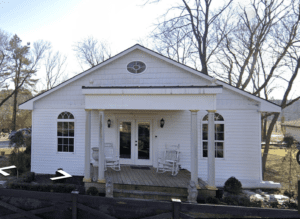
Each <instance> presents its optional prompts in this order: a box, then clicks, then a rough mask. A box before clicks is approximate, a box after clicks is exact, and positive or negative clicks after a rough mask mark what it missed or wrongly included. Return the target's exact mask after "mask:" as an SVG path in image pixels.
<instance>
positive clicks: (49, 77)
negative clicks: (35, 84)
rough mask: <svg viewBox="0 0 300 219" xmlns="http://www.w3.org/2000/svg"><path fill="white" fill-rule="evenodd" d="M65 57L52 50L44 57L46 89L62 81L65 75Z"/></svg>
mask: <svg viewBox="0 0 300 219" xmlns="http://www.w3.org/2000/svg"><path fill="white" fill-rule="evenodd" d="M66 60H67V57H66V56H63V57H62V55H61V54H60V53H59V52H56V53H54V54H53V51H49V52H48V54H47V55H46V59H45V64H44V66H45V70H46V77H45V81H46V86H45V87H46V90H49V89H51V88H53V87H54V86H56V85H57V84H58V83H60V82H62V80H63V77H64V75H65V69H66Z"/></svg>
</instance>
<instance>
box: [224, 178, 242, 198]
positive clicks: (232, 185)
mask: <svg viewBox="0 0 300 219" xmlns="http://www.w3.org/2000/svg"><path fill="white" fill-rule="evenodd" d="M224 190H225V191H226V192H229V193H231V194H235V195H237V194H239V193H241V191H242V183H241V182H240V181H239V180H238V179H236V178H235V177H233V176H232V177H230V178H229V179H228V180H227V181H226V182H225V184H224Z"/></svg>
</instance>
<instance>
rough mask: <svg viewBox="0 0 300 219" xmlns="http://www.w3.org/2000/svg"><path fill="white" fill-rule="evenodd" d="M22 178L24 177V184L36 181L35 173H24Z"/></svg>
mask: <svg viewBox="0 0 300 219" xmlns="http://www.w3.org/2000/svg"><path fill="white" fill-rule="evenodd" d="M22 177H23V181H24V182H27V183H30V182H32V181H34V179H35V173H34V172H27V173H24V174H23V175H22Z"/></svg>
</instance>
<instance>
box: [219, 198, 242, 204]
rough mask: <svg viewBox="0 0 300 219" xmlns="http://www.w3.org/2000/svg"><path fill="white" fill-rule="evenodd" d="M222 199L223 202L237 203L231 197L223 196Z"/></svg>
mask: <svg viewBox="0 0 300 219" xmlns="http://www.w3.org/2000/svg"><path fill="white" fill-rule="evenodd" d="M223 201H224V202H225V203H227V204H228V205H238V202H237V201H236V200H235V199H233V198H232V197H225V198H224V199H223Z"/></svg>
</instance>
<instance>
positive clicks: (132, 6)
mask: <svg viewBox="0 0 300 219" xmlns="http://www.w3.org/2000/svg"><path fill="white" fill-rule="evenodd" d="M178 1H179V0H164V1H162V2H161V3H159V4H150V5H147V6H144V7H143V6H142V4H143V3H144V2H145V1H144V0H126V1H125V0H5V1H2V0H0V28H1V29H2V30H4V31H7V32H9V33H11V34H17V35H18V36H19V37H20V38H21V40H22V41H23V43H24V44H25V43H27V42H31V43H33V42H34V41H37V40H40V39H42V40H45V41H49V42H51V44H52V47H53V50H54V51H60V52H61V53H62V54H64V55H67V57H68V60H67V62H68V66H67V69H66V72H67V73H68V75H69V77H72V76H74V75H75V74H76V73H80V72H81V71H82V69H81V68H80V66H79V65H78V64H77V61H76V58H75V53H74V52H73V50H72V45H74V43H75V42H78V41H80V40H82V39H83V38H85V37H87V36H93V37H94V38H96V39H98V40H105V41H107V42H109V43H110V46H111V49H112V53H113V55H114V54H117V53H119V52H121V51H123V50H125V49H127V48H129V47H131V46H133V45H134V44H136V43H138V40H139V39H146V38H147V36H148V35H149V34H150V33H151V31H152V30H153V28H154V26H153V24H154V23H155V22H156V21H157V18H158V17H159V16H161V15H162V14H163V13H165V12H166V10H167V9H168V8H169V7H170V3H172V5H173V4H174V3H176V2H178ZM216 2H218V1H216ZM241 2H245V1H241ZM41 77H44V72H43V71H39V74H38V78H41ZM275 95H276V96H277V97H278V98H281V96H282V94H280V93H278V94H275Z"/></svg>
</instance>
